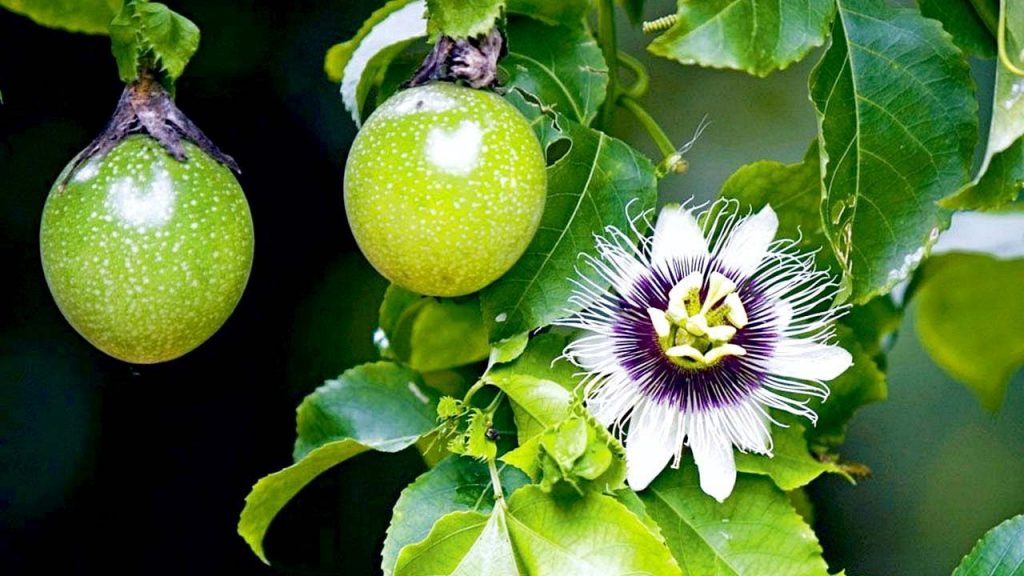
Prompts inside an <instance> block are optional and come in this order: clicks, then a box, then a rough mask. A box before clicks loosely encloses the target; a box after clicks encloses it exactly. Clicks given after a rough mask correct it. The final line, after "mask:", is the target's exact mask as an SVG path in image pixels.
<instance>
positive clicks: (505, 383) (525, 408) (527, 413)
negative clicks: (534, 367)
mask: <svg viewBox="0 0 1024 576" xmlns="http://www.w3.org/2000/svg"><path fill="white" fill-rule="evenodd" d="M488 380H489V381H490V382H491V383H493V384H495V385H496V386H498V388H501V389H502V390H503V391H504V392H505V393H506V394H508V397H509V399H510V400H512V402H513V404H512V412H513V414H515V417H516V429H517V434H518V436H519V442H520V443H523V442H526V441H527V440H529V439H530V438H533V437H534V436H536V435H537V434H540V433H541V432H543V431H544V429H545V428H547V427H548V426H553V425H555V424H557V423H558V422H561V421H562V420H564V419H565V418H566V417H567V416H568V415H569V412H570V404H571V403H572V393H571V392H569V391H568V390H566V389H565V388H562V387H561V386H559V385H558V384H557V383H556V382H552V381H551V380H544V379H540V378H535V377H533V376H527V375H515V374H513V375H509V376H501V377H499V378H497V379H494V378H493V377H489V378H488Z"/></svg>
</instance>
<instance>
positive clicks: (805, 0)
mask: <svg viewBox="0 0 1024 576" xmlns="http://www.w3.org/2000/svg"><path fill="white" fill-rule="evenodd" d="M833 13H834V8H833V0H800V1H798V2H794V1H789V2H758V1H757V0H709V1H706V2H690V1H688V0H679V10H678V12H677V16H678V20H677V21H676V23H675V24H674V25H673V26H672V28H670V29H669V30H668V31H667V32H665V33H664V34H662V35H661V36H659V37H658V38H656V39H655V40H654V41H653V42H651V44H650V46H648V47H647V49H648V50H650V51H651V52H652V53H654V54H657V55H658V56H663V57H665V58H669V59H671V60H676V61H678V62H681V63H683V64H699V65H701V66H710V67H712V68H731V69H733V70H742V71H744V72H747V73H749V74H753V75H755V76H762V77H763V76H767V75H768V74H771V73H772V72H774V71H775V70H782V69H785V68H787V67H788V66H789V65H790V64H792V63H794V62H797V61H798V60H800V59H801V58H803V57H804V56H806V55H807V53H808V52H810V51H811V50H813V49H814V48H816V47H818V46H821V45H822V44H824V42H825V35H826V32H828V23H829V21H830V20H831V19H832V15H833Z"/></svg>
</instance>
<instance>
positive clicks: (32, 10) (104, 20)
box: [0, 0, 121, 34]
mask: <svg viewBox="0 0 1024 576" xmlns="http://www.w3.org/2000/svg"><path fill="white" fill-rule="evenodd" d="M0 6H3V7H4V8H7V9H8V10H10V11H11V12H15V13H18V14H22V15H24V16H28V17H29V18H31V19H32V20H33V21H35V22H36V23H37V24H40V25H42V26H48V27H50V28H62V29H64V30H68V31H71V32H84V33H86V34H109V33H110V21H111V20H113V19H114V16H116V15H117V13H118V12H120V11H121V0H0Z"/></svg>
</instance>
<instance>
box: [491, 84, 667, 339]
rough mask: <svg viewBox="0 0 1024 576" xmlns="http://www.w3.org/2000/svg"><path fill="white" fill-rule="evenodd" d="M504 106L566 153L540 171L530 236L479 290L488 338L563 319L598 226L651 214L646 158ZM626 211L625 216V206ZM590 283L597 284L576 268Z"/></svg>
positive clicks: (573, 126)
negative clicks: (543, 193)
mask: <svg viewBox="0 0 1024 576" xmlns="http://www.w3.org/2000/svg"><path fill="white" fill-rule="evenodd" d="M509 98H510V100H513V101H514V99H518V100H519V105H520V106H521V108H520V109H523V108H522V107H525V108H526V109H527V110H528V111H529V109H530V108H532V109H533V111H534V114H532V115H531V114H528V117H533V118H535V122H534V128H535V130H536V131H537V133H538V138H539V139H540V140H541V141H542V142H543V143H549V142H551V141H553V140H557V139H562V138H564V139H568V140H569V141H570V142H571V147H570V149H569V151H568V152H567V153H566V154H565V155H564V156H562V157H561V158H559V159H558V160H557V161H556V162H555V163H554V164H553V165H552V166H549V167H548V197H547V204H546V206H545V208H544V216H543V218H542V219H541V223H540V227H539V228H538V230H537V234H536V235H535V236H534V237H533V240H532V241H531V242H530V245H529V246H528V247H527V249H526V252H525V253H524V254H523V256H522V257H521V258H520V259H519V261H518V262H516V264H515V265H514V266H513V267H512V269H511V270H509V271H508V272H507V273H506V274H505V275H504V276H502V277H501V278H499V279H498V281H496V282H495V283H493V284H491V285H490V286H488V287H487V288H484V290H483V291H482V292H481V295H480V298H481V306H482V308H483V311H484V321H485V322H486V323H487V325H488V328H489V330H490V333H491V340H492V341H493V340H501V339H503V338H507V337H509V336H512V335H514V334H518V333H520V332H524V331H527V330H532V329H534V328H538V327H540V326H545V325H547V324H549V323H551V322H552V321H553V320H555V319H557V318H560V317H562V316H564V315H566V314H567V312H568V310H569V308H571V304H569V303H568V300H569V297H570V295H571V294H572V292H573V288H572V285H571V284H570V283H569V282H566V278H573V277H575V276H576V270H575V269H576V268H577V264H578V263H579V257H580V254H591V255H596V253H597V249H596V247H595V245H594V234H596V233H603V232H604V229H605V227H606V226H615V227H618V228H619V229H621V230H627V231H628V230H629V229H630V221H629V217H630V215H632V216H633V217H634V218H636V217H637V216H639V215H640V214H642V213H643V212H644V211H645V210H653V209H654V205H655V197H656V187H657V182H656V179H655V175H654V166H653V165H652V164H651V162H650V160H648V159H647V158H645V157H644V156H643V155H641V154H640V153H639V152H637V151H635V150H634V149H632V148H631V147H629V146H628V145H627V144H625V143H624V142H621V141H619V140H616V139H614V138H611V137H610V136H608V135H606V134H604V133H603V132H598V131H596V130H591V129H590V128H587V127H585V126H581V125H580V124H577V123H575V122H572V121H571V120H568V119H566V118H564V117H562V116H560V115H558V116H556V117H557V122H556V121H555V120H554V119H553V118H552V117H551V116H549V115H547V114H540V113H539V110H538V109H537V108H536V106H533V105H531V104H529V103H527V102H526V101H525V100H524V99H523V98H522V97H521V93H520V92H519V91H518V90H513V91H511V94H510V95H509ZM627 204H629V206H630V212H629V214H627V210H626V205H627ZM581 270H584V271H585V273H586V274H587V276H588V277H589V278H590V279H592V280H593V281H595V282H597V283H598V285H600V283H601V282H602V280H601V279H600V278H599V277H598V276H597V275H596V274H595V273H594V272H593V271H590V270H586V269H585V267H581Z"/></svg>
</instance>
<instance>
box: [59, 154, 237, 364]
mask: <svg viewBox="0 0 1024 576" xmlns="http://www.w3.org/2000/svg"><path fill="white" fill-rule="evenodd" d="M186 152H187V154H188V158H189V160H188V161H187V162H186V163H181V162H178V161H177V160H174V159H173V158H171V157H170V156H169V155H168V154H167V153H166V152H165V151H164V150H163V148H161V146H160V145H159V144H158V143H157V142H156V141H154V140H152V139H150V138H148V137H144V136H132V137H129V138H127V139H125V140H124V141H122V142H121V143H120V144H118V145H117V147H115V148H114V149H113V150H111V151H110V152H109V153H107V154H106V155H105V156H103V157H102V158H97V159H93V160H91V161H89V162H88V163H86V164H84V165H83V166H82V167H80V168H79V169H78V172H77V173H76V174H74V175H73V176H72V178H71V179H70V180H69V181H68V183H67V187H66V188H65V189H64V191H63V192H58V191H57V189H56V188H54V190H51V192H50V196H49V197H48V198H47V201H46V207H45V208H44V209H43V221H42V227H41V230H40V246H41V253H42V260H43V270H44V272H45V274H46V280H47V283H48V284H49V286H50V290H51V292H52V293H53V296H54V299H55V300H56V301H57V305H58V306H59V307H60V309H61V312H62V313H63V314H64V316H65V317H66V318H67V319H68V321H69V322H70V323H71V325H72V326H74V328H75V329H76V330H78V332H79V333H81V334H82V335H83V336H84V337H85V338H86V339H87V340H89V341H90V342H91V343H92V344H93V345H95V346H96V347H97V348H99V349H100V350H103V351H104V352H106V353H108V354H110V355H111V356H114V357H117V358H120V359H122V360H125V361H128V362H133V363H138V364H148V363H154V362H162V361H165V360H170V359H172V358H176V357H178V356H181V355H182V354H185V353H186V352H188V351H190V350H192V349H193V348H195V347H196V346H198V345H199V344H201V343H202V342H203V341H205V340H206V339H207V338H209V337H210V336H212V335H213V333H214V332H216V331H217V329H218V328H220V326H221V325H222V324H223V323H224V321H225V320H226V319H227V317H228V316H229V315H230V314H231V312H232V310H233V309H234V307H235V305H236V304H237V303H238V300H239V298H240V297H241V295H242V291H243V290H244V288H245V284H246V282H247V280H248V277H249V270H250V268H251V265H252V254H253V233H252V218H251V216H250V213H249V205H248V203H247V202H246V200H245V196H244V195H243V194H242V190H241V188H240V187H239V186H238V182H237V181H236V180H235V178H234V176H232V174H231V173H230V171H228V169H227V168H225V167H224V166H222V165H220V164H218V163H217V162H216V161H215V160H213V159H212V158H210V157H209V156H207V155H206V154H204V153H203V152H202V151H201V150H199V149H198V148H196V147H195V146H193V145H191V144H186ZM83 172H86V175H87V177H83V176H82V173H83ZM89 173H91V174H89ZM190 174H191V177H190V178H189V177H188V176H189V175H190ZM215 209H216V210H215Z"/></svg>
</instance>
